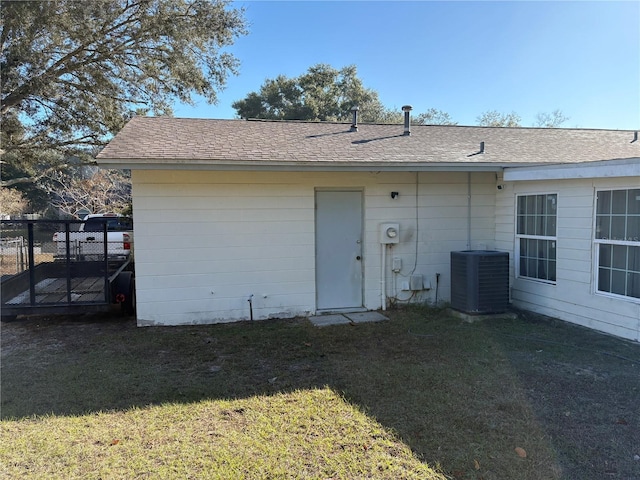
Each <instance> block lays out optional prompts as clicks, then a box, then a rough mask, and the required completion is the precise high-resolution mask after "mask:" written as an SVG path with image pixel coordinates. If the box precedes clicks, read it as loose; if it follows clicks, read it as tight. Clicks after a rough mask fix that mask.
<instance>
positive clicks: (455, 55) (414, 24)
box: [175, 1, 640, 130]
mask: <svg viewBox="0 0 640 480" xmlns="http://www.w3.org/2000/svg"><path fill="white" fill-rule="evenodd" d="M234 5H235V6H238V7H245V8H246V19H247V21H248V23H249V34H248V35H247V36H245V37H242V38H239V39H237V40H236V42H235V43H234V45H233V46H232V47H230V48H229V49H228V51H229V52H231V53H233V54H234V55H235V56H236V57H237V58H238V59H239V60H240V62H241V65H240V74H239V75H238V76H232V77H230V78H229V80H228V85H227V88H226V89H225V90H224V91H222V92H221V93H220V95H219V102H218V104H217V105H207V104H206V103H205V102H204V101H198V102H197V106H196V107H190V106H185V105H179V106H176V108H175V115H176V116H180V117H200V118H235V110H234V109H233V108H231V104H232V103H233V102H234V101H235V100H239V99H242V98H244V97H245V96H246V95H247V94H248V93H249V92H252V91H258V90H259V88H260V86H261V85H262V83H263V82H264V80H265V79H267V78H275V77H276V76H277V75H279V74H283V75H286V76H288V77H295V76H298V75H300V74H302V73H304V72H305V71H306V70H307V69H308V68H309V67H310V66H312V65H315V64H317V63H327V64H330V65H331V66H333V67H335V68H341V67H344V66H347V65H352V64H353V65H356V66H357V68H358V76H359V77H360V78H361V80H362V81H363V83H364V85H365V87H368V88H372V89H374V90H376V91H377V92H378V94H379V97H380V100H381V101H382V103H383V104H384V105H385V106H387V107H397V108H398V109H399V108H400V107H401V106H402V105H405V104H410V105H412V106H413V107H414V113H420V112H423V111H426V110H427V109H429V108H437V109H440V110H443V111H445V112H448V113H449V114H450V115H451V117H452V118H453V120H455V121H457V122H458V123H459V124H461V125H474V124H475V123H476V118H477V117H478V116H479V115H480V114H481V113H482V112H485V111H488V110H498V111H500V112H503V113H509V112H512V111H513V112H516V113H518V114H519V115H520V116H521V118H522V124H523V125H524V126H531V125H532V124H533V122H534V120H535V116H536V114H538V113H539V112H551V111H553V110H555V109H560V110H561V111H562V112H563V113H564V114H565V115H566V116H568V117H570V118H569V120H568V121H567V122H566V123H565V124H563V126H564V127H579V128H610V129H634V130H635V129H638V128H640V2H638V1H625V2H613V1H605V2H576V1H568V2H553V1H535V2H523V1H512V2H507V1H493V2H488V1H482V2H480V1H478V2H463V1H449V2H435V1H316V2H312V1H286V2H276V1H239V2H235V3H234Z"/></svg>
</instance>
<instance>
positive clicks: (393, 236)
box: [380, 223, 400, 244]
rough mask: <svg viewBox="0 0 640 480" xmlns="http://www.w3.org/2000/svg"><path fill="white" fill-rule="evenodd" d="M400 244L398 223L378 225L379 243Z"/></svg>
mask: <svg viewBox="0 0 640 480" xmlns="http://www.w3.org/2000/svg"><path fill="white" fill-rule="evenodd" d="M399 242H400V224H398V223H381V224H380V243H384V244H389V243H399Z"/></svg>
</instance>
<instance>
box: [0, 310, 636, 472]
mask: <svg viewBox="0 0 640 480" xmlns="http://www.w3.org/2000/svg"><path fill="white" fill-rule="evenodd" d="M385 313H386V314H387V316H389V317H390V319H391V320H390V321H388V322H381V323H372V324H358V325H357V326H351V325H340V326H334V327H325V328H322V329H318V328H314V327H312V326H311V325H310V324H309V323H308V321H307V320H306V319H296V320H286V321H285V320H270V321H265V322H255V323H239V324H224V325H211V326H189V327H165V328H160V327H158V328H137V327H136V326H135V321H134V320H133V319H130V318H125V319H123V318H113V317H110V316H82V317H65V318H45V317H34V318H29V319H19V320H17V321H14V322H10V323H3V324H2V331H1V333H2V399H1V400H2V411H1V414H2V418H3V419H5V420H4V422H7V421H8V420H10V419H12V420H13V421H12V422H11V425H12V426H14V428H18V427H15V425H20V424H21V423H26V422H32V421H43V420H38V419H40V418H41V417H37V418H36V419H35V420H34V419H33V418H31V417H32V416H33V415H36V416H43V415H55V416H77V415H86V414H89V415H91V414H96V412H112V413H117V412H130V411H132V409H134V410H135V409H140V408H154V407H155V406H159V405H166V404H174V405H175V404H178V405H190V404H198V403H200V402H209V401H240V402H241V401H245V400H246V399H248V398H253V397H255V396H259V397H265V398H269V397H273V398H274V399H276V398H280V396H282V395H285V396H286V395H293V394H295V392H300V391H309V392H314V391H326V390H325V389H327V388H328V389H329V391H331V392H336V394H338V395H339V396H340V398H343V399H344V400H345V401H347V402H348V403H350V404H351V405H353V406H354V408H356V409H357V411H361V412H363V413H364V414H366V415H367V417H368V418H371V419H374V420H375V421H376V422H379V424H380V425H381V426H382V427H384V429H385V431H386V432H387V433H385V435H387V434H388V433H389V432H391V433H392V434H393V435H394V436H395V438H397V439H399V440H401V441H402V442H403V443H404V444H405V445H407V446H408V447H410V449H411V450H412V451H413V452H414V455H416V456H417V457H418V458H419V459H422V460H423V461H425V462H428V463H429V464H430V465H439V466H440V467H441V468H442V470H443V471H444V472H445V473H446V474H447V475H448V476H449V477H451V478H456V479H463V478H464V479H481V478H482V479H492V478H495V479H514V478H518V479H560V478H562V479H564V478H566V479H578V478H579V479H602V478H612V479H636V478H640V435H639V434H638V432H639V431H640V408H639V407H638V405H639V398H640V345H638V344H636V343H632V342H627V341H623V340H620V339H616V338H612V337H609V336H606V335H601V334H598V333H595V332H592V331H589V330H587V329H583V328H580V327H576V326H572V325H569V324H566V323H563V322H559V321H555V320H552V319H548V318H543V317H537V316H533V315H529V314H523V313H521V314H520V315H519V318H518V319H495V320H485V321H482V322H477V323H473V324H468V323H464V322H462V321H461V320H459V319H455V318H453V317H452V316H450V315H448V313H447V312H446V311H444V310H432V309H419V308H415V309H404V310H398V311H387V312H385ZM234 408H242V407H234ZM314 408H315V407H314ZM229 412H230V413H229V415H231V416H234V415H236V413H237V412H236V413H234V410H233V409H230V410H229ZM319 415H320V414H319ZM241 417H243V416H241ZM44 418H47V417H44ZM289 427H290V428H294V429H295V426H292V425H289ZM278 428H279V429H282V428H283V427H282V426H280V427H278ZM18 430H19V428H18ZM3 435H7V433H6V432H5V433H3ZM16 435H18V433H16ZM384 438H385V439H387V440H388V437H384ZM3 440H6V439H3ZM350 441H355V440H350ZM363 441H364V443H363V445H365V447H363V448H366V439H365V438H364V437H363ZM385 441H386V440H385ZM356 443H357V441H356ZM319 444H322V442H321V441H320V442H319ZM327 448H328V449H327V451H328V452H329V451H332V450H331V449H332V448H335V445H333V446H331V447H330V448H329V447H327ZM390 448H391V447H390ZM393 448H398V447H397V445H396V446H395V447H393ZM316 461H317V460H316ZM292 468H293V470H294V471H293V473H291V471H290V473H291V476H293V477H296V475H295V473H296V472H295V466H294V467H292ZM407 471H409V470H407ZM308 472H310V471H308ZM308 472H307V474H305V473H304V471H302V470H300V472H298V473H299V475H298V478H313V474H311V473H308ZM315 473H316V474H319V471H316V472H315ZM343 474H344V475H342V474H338V476H337V477H336V478H349V476H348V474H347V473H346V472H343ZM367 475H370V476H371V478H391V477H384V476H378V477H376V474H375V472H374V473H371V472H369V473H368V474H367ZM361 476H366V475H365V474H364V473H362V474H361ZM247 478H252V477H251V475H249V476H248V477H247ZM353 478H357V475H356V477H353ZM398 478H402V476H400V477H398Z"/></svg>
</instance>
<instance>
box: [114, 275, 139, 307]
mask: <svg viewBox="0 0 640 480" xmlns="http://www.w3.org/2000/svg"><path fill="white" fill-rule="evenodd" d="M113 293H114V299H115V298H117V297H118V295H123V296H124V301H123V302H121V303H120V308H121V309H122V313H124V314H127V315H133V314H135V313H136V286H135V277H134V276H133V272H120V274H119V275H118V276H117V277H116V279H115V281H114V285H113Z"/></svg>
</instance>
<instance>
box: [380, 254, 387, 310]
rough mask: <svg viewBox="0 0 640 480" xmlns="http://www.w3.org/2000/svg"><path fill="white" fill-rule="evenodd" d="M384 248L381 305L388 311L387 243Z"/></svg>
mask: <svg viewBox="0 0 640 480" xmlns="http://www.w3.org/2000/svg"><path fill="white" fill-rule="evenodd" d="M381 246H382V259H381V262H382V263H381V265H380V303H381V304H382V311H385V310H386V309H387V278H386V276H385V270H386V263H387V245H386V244H385V243H382V244H381Z"/></svg>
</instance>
